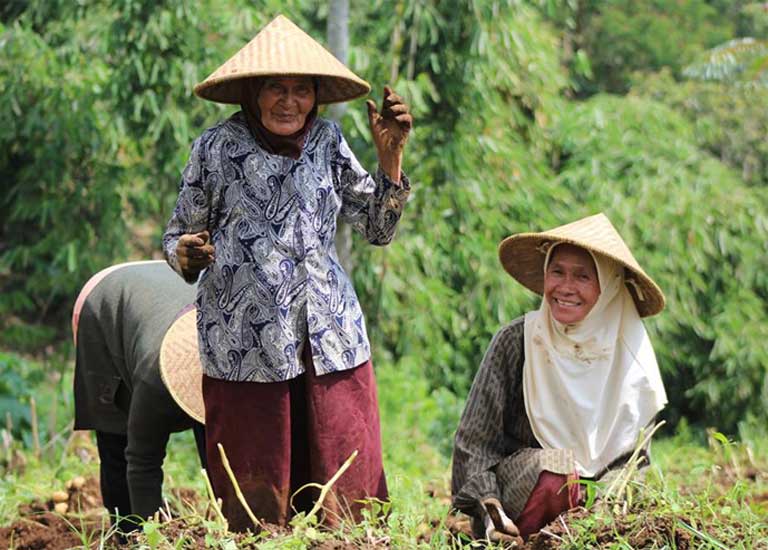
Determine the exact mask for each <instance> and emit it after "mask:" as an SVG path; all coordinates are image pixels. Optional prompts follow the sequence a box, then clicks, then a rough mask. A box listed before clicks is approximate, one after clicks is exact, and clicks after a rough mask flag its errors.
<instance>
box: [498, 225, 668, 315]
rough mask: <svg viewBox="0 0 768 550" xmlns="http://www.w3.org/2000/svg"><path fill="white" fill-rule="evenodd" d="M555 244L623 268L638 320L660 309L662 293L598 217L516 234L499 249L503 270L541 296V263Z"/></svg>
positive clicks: (617, 236) (617, 234)
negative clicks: (568, 246) (610, 260)
mask: <svg viewBox="0 0 768 550" xmlns="http://www.w3.org/2000/svg"><path fill="white" fill-rule="evenodd" d="M555 243H569V244H573V245H576V246H579V247H581V248H585V249H587V250H589V251H590V252H593V253H596V254H601V255H603V256H606V257H608V258H610V259H612V260H614V261H616V262H618V263H619V264H621V265H622V266H623V267H624V281H625V284H626V285H627V290H628V291H629V294H630V296H632V299H633V301H634V302H635V306H636V307H637V312H638V314H639V315H640V317H649V316H651V315H656V314H657V313H659V312H660V311H661V310H663V309H664V305H665V303H666V301H665V298H664V293H663V292H662V291H661V289H660V288H659V286H658V285H657V284H656V283H655V282H654V280H653V279H651V277H650V276H649V275H648V274H646V273H645V271H643V268H641V267H640V264H639V263H638V262H637V260H636V259H635V257H634V256H633V255H632V252H630V250H629V247H628V246H627V245H626V243H625V242H624V240H623V239H622V238H621V235H619V232H618V231H616V228H615V227H614V226H613V224H612V223H611V222H610V220H609V219H608V218H607V217H606V216H605V214H603V213H600V214H596V215H594V216H589V217H587V218H583V219H581V220H577V221H575V222H573V223H569V224H566V225H561V226H559V227H555V228H554V229H549V230H547V231H542V232H539V233H518V234H516V235H512V236H510V237H507V238H506V239H504V240H503V241H502V242H501V244H500V245H499V260H500V261H501V265H502V266H504V269H505V270H506V271H507V273H509V274H510V275H512V277H514V278H515V279H517V281H518V282H519V283H521V284H522V285H523V286H525V287H526V288H528V289H530V290H532V291H534V292H536V293H537V294H543V293H544V261H545V259H546V257H547V251H548V250H549V247H551V246H552V245H553V244H555Z"/></svg>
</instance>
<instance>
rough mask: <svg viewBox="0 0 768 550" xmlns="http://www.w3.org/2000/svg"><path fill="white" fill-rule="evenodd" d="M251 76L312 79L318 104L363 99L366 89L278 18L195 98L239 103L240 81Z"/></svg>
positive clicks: (198, 88) (207, 81)
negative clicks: (305, 77)
mask: <svg viewBox="0 0 768 550" xmlns="http://www.w3.org/2000/svg"><path fill="white" fill-rule="evenodd" d="M257 76H313V77H317V78H318V79H319V84H318V90H317V102H318V103H338V102H340V101H349V100H350V99H355V98H357V97H361V96H364V95H366V94H367V93H368V92H369V91H370V90H371V86H370V85H369V84H368V83H367V82H366V81H365V80H363V79H361V78H360V77H358V76H357V75H356V74H355V73H353V72H352V71H350V70H349V69H348V68H347V67H345V66H344V64H343V63H341V61H339V60H338V59H336V58H335V57H334V56H333V54H331V53H330V52H329V51H328V50H326V49H325V48H323V47H322V46H321V45H320V44H318V43H317V42H316V41H315V40H314V39H313V38H312V37H311V36H309V35H308V34H307V33H305V32H304V31H302V30H301V29H300V28H299V27H297V26H296V25H295V24H294V23H292V22H291V21H290V20H289V19H288V18H287V17H284V16H282V15H278V16H277V17H275V19H274V20H273V21H272V22H271V23H269V24H268V25H267V26H266V27H264V28H263V29H262V30H261V31H260V32H259V34H257V35H256V36H255V37H254V38H253V40H251V41H250V42H248V44H246V45H245V46H244V47H243V48H242V49H241V50H240V51H239V52H237V53H236V54H235V55H233V56H232V57H231V58H229V60H228V61H227V62H226V63H224V64H223V65H222V66H221V67H219V68H218V69H216V70H215V71H214V72H213V74H211V76H209V77H208V78H206V79H205V80H204V81H203V82H201V83H200V84H198V85H197V86H195V94H197V95H198V96H199V97H201V98H203V99H209V100H211V101H216V102H218V103H234V104H240V103H242V101H241V98H242V93H243V83H244V80H245V79H247V78H251V77H257Z"/></svg>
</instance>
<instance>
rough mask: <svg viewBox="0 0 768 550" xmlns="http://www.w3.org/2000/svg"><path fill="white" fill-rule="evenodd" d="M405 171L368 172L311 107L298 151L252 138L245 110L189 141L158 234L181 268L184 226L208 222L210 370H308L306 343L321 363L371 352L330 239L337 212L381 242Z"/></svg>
mask: <svg viewBox="0 0 768 550" xmlns="http://www.w3.org/2000/svg"><path fill="white" fill-rule="evenodd" d="M409 189H410V186H409V183H408V179H407V178H406V177H405V175H404V174H403V175H401V182H400V184H399V185H398V184H395V183H394V182H392V181H391V180H390V179H389V178H388V177H387V176H386V174H384V173H383V172H382V171H381V169H379V170H378V171H377V173H376V174H375V175H374V176H371V175H370V174H369V173H368V172H367V171H365V170H364V169H363V167H362V166H361V165H360V163H359V162H358V161H357V159H356V158H355V156H354V154H353V153H352V151H351V150H350V149H349V146H348V145H347V143H346V141H345V139H344V137H343V136H342V134H341V130H340V129H339V127H338V125H337V124H335V123H332V122H329V121H325V120H322V119H316V120H315V122H314V124H313V127H312V129H311V130H310V132H309V134H308V136H307V139H306V142H305V144H304V147H303V150H302V153H301V156H300V157H299V158H298V159H292V158H289V157H284V156H280V155H273V154H270V153H268V152H266V151H264V150H263V149H262V148H261V147H259V146H258V144H257V143H256V141H255V140H254V138H253V136H252V135H251V133H250V131H249V129H248V126H247V124H246V122H245V118H244V116H243V114H242V113H236V114H235V115H233V116H232V117H230V118H229V119H227V120H225V121H223V122H221V123H219V124H218V125H216V126H214V127H212V128H210V129H208V130H206V131H205V132H204V133H203V135H202V136H201V137H200V138H198V139H197V140H196V141H195V143H194V144H193V146H192V153H191V155H190V158H189V161H188V163H187V166H186V168H185V170H184V173H183V177H182V182H181V189H180V191H179V197H178V200H177V203H176V208H175V209H174V212H173V215H172V217H171V219H170V221H169V222H168V226H167V228H166V232H165V235H164V237H163V248H164V251H165V255H166V258H167V260H168V263H169V264H170V265H171V267H173V268H174V269H175V270H176V271H177V272H179V273H181V271H180V268H179V264H178V259H177V257H176V245H177V243H178V240H179V238H180V237H181V235H183V234H185V233H197V232H200V231H203V230H206V229H207V230H208V231H209V232H210V235H211V242H212V244H213V245H214V248H215V261H214V263H213V264H211V265H210V266H209V267H208V268H206V269H205V270H204V271H203V272H202V273H201V275H200V280H199V282H198V293H197V312H198V313H197V328H198V339H199V344H200V355H201V362H202V365H203V371H204V373H205V374H206V375H208V376H211V377H213V378H218V379H223V380H231V381H253V382H276V381H284V380H289V379H291V378H294V377H296V376H298V375H299V374H301V373H303V372H304V365H303V364H302V361H301V351H302V347H303V346H304V345H305V344H307V343H308V344H309V345H311V350H312V358H313V362H314V367H315V370H316V372H317V374H318V375H323V374H327V373H329V372H335V371H340V370H346V369H350V368H353V367H355V366H357V365H359V364H361V363H363V362H365V361H367V360H368V359H369V358H370V343H369V340H368V335H367V332H366V328H365V320H364V318H363V313H362V310H361V309H360V304H359V301H358V298H357V295H356V293H355V290H354V288H353V286H352V283H351V281H350V279H349V277H348V276H347V274H346V272H345V271H344V269H343V268H342V266H341V264H340V263H339V259H338V256H337V253H336V248H335V237H336V220H337V218H341V219H343V220H344V221H347V222H348V223H350V224H351V225H352V226H353V227H354V228H355V229H356V230H357V231H358V232H359V233H361V234H362V235H363V236H364V237H365V238H366V239H367V240H368V241H369V242H370V243H372V244H376V245H385V244H388V243H389V242H390V241H391V240H392V238H393V237H394V234H395V229H396V226H397V222H398V220H399V219H400V215H401V213H402V210H403V206H404V204H405V202H406V200H407V198H408V194H409Z"/></svg>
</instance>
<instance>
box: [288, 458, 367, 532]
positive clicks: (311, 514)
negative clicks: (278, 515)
mask: <svg viewBox="0 0 768 550" xmlns="http://www.w3.org/2000/svg"><path fill="white" fill-rule="evenodd" d="M355 458H357V449H355V450H354V451H352V454H351V455H349V458H348V459H347V460H345V461H344V464H342V465H341V466H340V467H339V469H338V470H337V471H336V473H335V474H333V476H332V477H331V479H329V480H328V483H326V484H325V485H321V484H319V483H307V484H306V485H302V486H301V487H299V488H298V489H297V490H296V492H295V493H293V496H295V495H296V494H297V493H298V492H299V491H301V490H303V489H306V488H307V487H316V488H317V489H320V497H319V498H318V499H317V502H315V505H314V506H313V507H312V509H311V510H310V511H309V513H308V514H307V515H306V517H305V518H304V522H305V523H307V522H309V519H310V518H312V517H314V516H315V515H316V514H317V513H318V512H319V511H320V509H321V508H322V507H323V501H325V499H326V497H327V496H328V493H329V492H330V490H331V488H332V487H333V484H334V483H336V481H338V479H339V478H340V477H341V476H342V475H343V474H344V472H346V471H347V470H348V469H349V467H350V466H351V465H352V462H354V460H355ZM293 496H291V504H293Z"/></svg>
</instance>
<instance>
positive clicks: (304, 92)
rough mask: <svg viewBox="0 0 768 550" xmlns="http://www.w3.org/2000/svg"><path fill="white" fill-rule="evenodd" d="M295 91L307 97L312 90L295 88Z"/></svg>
mask: <svg viewBox="0 0 768 550" xmlns="http://www.w3.org/2000/svg"><path fill="white" fill-rule="evenodd" d="M295 91H296V93H297V94H299V95H309V94H310V93H312V88H310V87H309V86H299V87H298V88H296V90H295Z"/></svg>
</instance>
